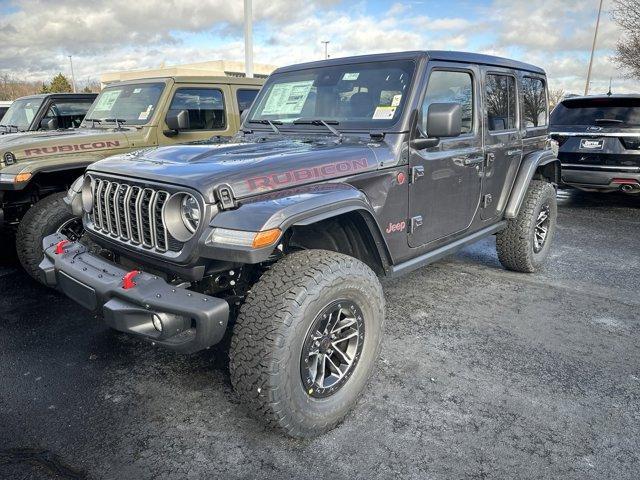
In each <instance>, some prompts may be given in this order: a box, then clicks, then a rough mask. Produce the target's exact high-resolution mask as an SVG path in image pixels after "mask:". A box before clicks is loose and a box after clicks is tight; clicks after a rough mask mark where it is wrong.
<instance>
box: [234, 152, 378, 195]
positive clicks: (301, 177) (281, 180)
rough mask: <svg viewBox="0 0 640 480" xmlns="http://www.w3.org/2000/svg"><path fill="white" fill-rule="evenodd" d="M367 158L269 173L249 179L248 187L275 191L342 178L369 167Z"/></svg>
mask: <svg viewBox="0 0 640 480" xmlns="http://www.w3.org/2000/svg"><path fill="white" fill-rule="evenodd" d="M368 165H369V164H368V162H367V159H366V158H359V159H357V160H344V161H340V162H334V163H327V164H325V165H320V166H317V167H309V168H298V169H295V170H289V171H286V172H277V173H269V174H266V175H261V176H259V177H253V178H249V179H248V180H247V181H246V182H247V186H248V187H249V190H251V191H256V190H263V191H264V190H273V189H275V188H278V187H283V186H286V185H296V184H299V183H303V182H307V181H309V180H322V179H327V178H332V177H337V176H341V175H344V174H348V173H350V172H356V171H358V170H363V169H366V168H367V167H368Z"/></svg>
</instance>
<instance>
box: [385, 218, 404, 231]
mask: <svg viewBox="0 0 640 480" xmlns="http://www.w3.org/2000/svg"><path fill="white" fill-rule="evenodd" d="M406 227H407V223H406V222H404V221H402V222H398V223H390V224H389V226H388V227H387V230H386V232H387V233H394V232H404V229H405V228H406Z"/></svg>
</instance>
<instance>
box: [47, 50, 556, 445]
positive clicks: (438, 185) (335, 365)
mask: <svg viewBox="0 0 640 480" xmlns="http://www.w3.org/2000/svg"><path fill="white" fill-rule="evenodd" d="M534 97H535V98H534ZM530 105H535V106H534V107H531V106H530ZM546 105H547V83H546V77H545V73H544V71H543V70H542V69H540V68H537V67H535V66H532V65H528V64H525V63H520V62H516V61H512V60H507V59H503V58H497V57H491V56H485V55H475V54H469V53H456V52H438V51H431V52H405V53H393V54H381V55H369V56H362V57H351V58H340V59H332V60H327V61H322V62H314V63H307V64H303V65H295V66H291V67H285V68H280V69H278V70H277V71H276V72H275V73H274V74H273V75H272V76H271V77H270V78H269V80H268V81H267V83H266V84H265V86H264V88H263V90H262V91H261V93H260V94H259V95H258V97H257V98H256V100H255V102H254V104H253V106H252V108H251V109H250V111H249V113H248V115H247V117H246V119H245V121H244V123H243V127H242V131H241V132H240V133H239V134H238V135H237V136H236V138H235V139H234V140H233V141H231V142H226V143H225V142H220V143H217V144H211V145H182V146H174V147H164V148H155V149H147V150H142V151H138V152H134V153H130V154H125V155H116V156H113V157H110V158H108V159H105V160H102V161H99V162H96V163H94V164H93V165H91V166H90V167H89V168H88V170H87V173H86V174H85V176H84V178H83V179H79V180H78V182H77V183H76V184H74V186H73V187H72V188H71V189H70V192H69V198H68V201H69V203H70V204H71V205H72V207H73V210H74V212H76V213H77V214H78V215H82V216H83V219H84V226H85V228H86V235H85V236H84V237H83V238H81V239H80V240H73V239H70V238H69V237H67V236H65V235H64V234H63V233H55V234H53V235H51V236H48V237H47V238H45V239H44V242H43V248H44V249H45V255H44V259H43V261H42V263H41V265H40V268H41V270H42V274H43V277H44V278H45V280H46V283H47V284H48V285H51V286H55V287H57V288H58V289H60V290H61V291H62V292H64V293H66V294H67V295H68V296H69V297H71V298H72V299H74V300H75V301H77V302H78V303H79V304H80V305H82V306H84V307H87V308H89V309H91V310H94V311H97V312H100V313H101V314H103V316H104V320H105V321H106V323H107V324H108V325H110V326H111V327H113V328H115V329H117V330H120V331H123V332H127V333H130V334H133V335H137V336H139V337H141V338H144V339H146V340H148V341H150V342H153V343H154V344H155V345H158V346H163V347H166V348H169V349H172V350H175V351H178V352H196V351H199V350H202V349H206V348H208V347H210V346H212V345H214V344H216V343H218V342H219V341H220V340H221V339H222V338H223V336H224V335H225V332H226V331H227V329H228V328H230V326H231V325H233V334H232V337H231V349H230V371H231V380H232V383H233V386H234V387H235V390H236V391H237V392H238V393H239V395H240V396H241V398H242V399H243V400H244V401H245V403H246V404H247V405H248V406H249V407H250V409H251V410H253V411H254V412H256V413H257V414H258V415H259V416H261V417H262V418H263V419H264V420H265V421H266V422H267V423H268V424H269V425H271V426H274V427H278V428H280V429H281V430H283V431H284V432H286V433H287V434H289V435H292V436H296V437H308V436H313V435H317V434H320V433H322V432H326V431H327V430H329V429H331V428H333V427H334V426H335V425H336V424H337V423H338V422H340V421H341V420H342V419H343V418H344V416H345V415H346V413H347V412H348V411H349V409H351V408H352V407H353V405H354V404H355V402H356V399H357V397H358V395H359V394H360V393H361V392H362V390H363V389H364V388H365V385H366V384H367V380H368V378H369V376H370V375H371V373H372V371H373V369H374V364H375V359H376V356H377V354H378V352H379V349H380V342H381V339H382V335H383V330H384V329H383V325H384V320H385V308H384V296H383V292H382V287H381V285H380V282H379V279H378V277H398V276H400V275H402V274H406V273H408V272H411V271H412V270H414V269H416V268H419V267H421V266H423V265H426V264H429V263H431V262H434V261H436V260H438V259H440V258H442V257H443V256H445V255H447V254H450V253H453V252H455V251H457V250H458V249H460V248H462V247H463V246H465V245H468V244H470V243H473V242H476V241H478V240H480V239H483V238H485V237H487V236H490V235H496V246H497V251H498V258H499V259H500V261H501V262H502V264H503V265H504V266H505V267H506V268H508V269H510V270H514V271H518V272H534V271H536V270H538V269H539V268H540V267H541V266H542V264H543V262H544V261H545V259H546V257H547V255H548V253H549V249H550V246H551V242H552V238H553V236H554V231H555V228H556V216H557V207H556V189H555V184H556V183H557V182H558V180H559V179H560V167H559V162H558V160H557V159H556V158H555V157H554V155H553V154H552V153H551V151H550V150H549V149H548V147H547V119H548V112H547V106H546ZM525 112H526V114H525ZM424 295H425V296H428V295H429V292H424Z"/></svg>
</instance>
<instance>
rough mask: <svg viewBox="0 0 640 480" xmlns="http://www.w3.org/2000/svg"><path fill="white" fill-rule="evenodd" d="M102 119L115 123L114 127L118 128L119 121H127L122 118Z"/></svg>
mask: <svg viewBox="0 0 640 480" xmlns="http://www.w3.org/2000/svg"><path fill="white" fill-rule="evenodd" d="M104 121H105V122H109V123H112V122H113V123H115V124H116V128H120V124H121V123H127V121H126V120H123V119H122V118H105V119H104Z"/></svg>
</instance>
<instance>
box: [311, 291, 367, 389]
mask: <svg viewBox="0 0 640 480" xmlns="http://www.w3.org/2000/svg"><path fill="white" fill-rule="evenodd" d="M363 345H364V317H363V314H362V310H361V309H360V307H358V305H357V304H356V303H354V302H352V301H348V300H338V301H335V302H332V303H331V304H329V305H327V306H326V307H325V308H324V309H322V311H321V312H320V313H319V314H318V315H317V316H316V318H315V320H314V321H313V323H312V324H311V327H310V328H309V331H308V332H307V335H306V337H305V340H304V344H303V346H302V354H301V356H300V374H301V377H302V383H303V385H304V388H305V391H306V392H307V394H308V395H309V396H310V397H314V398H324V397H328V396H331V395H333V394H335V393H336V392H337V391H338V390H340V389H341V388H342V387H343V386H344V385H345V383H346V382H347V381H348V380H349V378H351V376H352V375H353V372H354V371H355V368H356V366H357V364H358V361H359V360H360V357H361V355H362V347H363Z"/></svg>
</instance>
